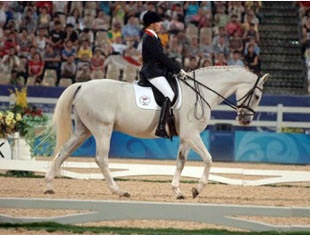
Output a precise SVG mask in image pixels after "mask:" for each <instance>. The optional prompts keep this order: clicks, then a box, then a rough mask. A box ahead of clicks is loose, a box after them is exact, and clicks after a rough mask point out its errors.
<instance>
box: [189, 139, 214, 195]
mask: <svg viewBox="0 0 310 235" xmlns="http://www.w3.org/2000/svg"><path fill="white" fill-rule="evenodd" d="M189 144H190V146H191V147H192V149H193V150H194V151H195V152H196V153H197V154H198V155H199V156H200V157H201V158H202V160H203V162H204V169H203V173H202V176H201V178H200V180H199V183H198V185H197V186H196V187H193V188H192V196H193V198H195V197H197V196H198V195H199V194H200V193H201V191H202V190H203V188H204V187H205V186H206V184H207V183H208V179H209V173H210V167H211V164H212V157H211V155H210V153H209V151H208V150H207V148H206V147H205V145H204V143H203V142H202V139H201V137H200V135H199V134H195V135H194V137H193V138H192V139H191V141H190V142H189Z"/></svg>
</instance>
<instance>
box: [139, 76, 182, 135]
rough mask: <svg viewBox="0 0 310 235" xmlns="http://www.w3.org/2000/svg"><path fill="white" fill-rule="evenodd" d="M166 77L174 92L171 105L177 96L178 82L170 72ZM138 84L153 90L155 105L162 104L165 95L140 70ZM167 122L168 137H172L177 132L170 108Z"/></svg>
mask: <svg viewBox="0 0 310 235" xmlns="http://www.w3.org/2000/svg"><path fill="white" fill-rule="evenodd" d="M166 78H167V81H168V83H169V85H170V87H171V88H172V90H173V92H174V98H173V100H172V102H171V107H173V106H174V105H175V103H176V101H177V100H178V97H179V88H178V82H177V80H176V77H175V76H173V74H172V73H168V74H167V76H166ZM138 85H139V86H142V87H150V88H151V89H152V91H153V94H154V98H155V101H156V103H157V105H158V106H160V107H161V106H162V103H163V102H164V100H165V96H164V95H163V94H162V93H161V92H160V91H159V90H158V89H157V88H156V87H155V86H153V85H152V83H150V82H149V81H148V79H147V78H145V76H144V75H143V74H142V73H141V72H140V79H139V81H138ZM167 124H168V129H169V135H170V138H172V137H173V136H177V135H178V134H177V131H176V127H175V117H174V114H173V109H172V108H171V109H170V112H169V116H168V119H167Z"/></svg>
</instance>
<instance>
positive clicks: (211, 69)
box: [192, 65, 253, 75]
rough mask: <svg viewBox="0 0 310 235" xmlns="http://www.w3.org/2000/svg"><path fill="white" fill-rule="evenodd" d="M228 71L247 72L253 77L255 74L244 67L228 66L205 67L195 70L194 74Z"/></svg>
mask: <svg viewBox="0 0 310 235" xmlns="http://www.w3.org/2000/svg"><path fill="white" fill-rule="evenodd" d="M214 70H215V71H227V70H240V71H245V72H248V73H250V74H252V75H253V72H251V71H250V70H248V69H246V68H245V67H243V66H238V65H228V66H208V67H203V68H199V69H196V70H193V71H192V72H195V73H201V72H206V71H214Z"/></svg>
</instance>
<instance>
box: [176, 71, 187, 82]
mask: <svg viewBox="0 0 310 235" xmlns="http://www.w3.org/2000/svg"><path fill="white" fill-rule="evenodd" d="M188 76H189V75H188V74H187V72H185V71H184V70H183V69H181V70H180V72H179V73H178V77H179V78H180V79H183V80H186V77H188Z"/></svg>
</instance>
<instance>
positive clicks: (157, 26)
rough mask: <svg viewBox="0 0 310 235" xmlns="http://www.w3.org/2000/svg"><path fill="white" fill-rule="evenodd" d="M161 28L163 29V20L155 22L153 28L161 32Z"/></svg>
mask: <svg viewBox="0 0 310 235" xmlns="http://www.w3.org/2000/svg"><path fill="white" fill-rule="evenodd" d="M160 29H161V22H156V23H154V24H153V30H154V31H155V32H156V33H159V32H160Z"/></svg>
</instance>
